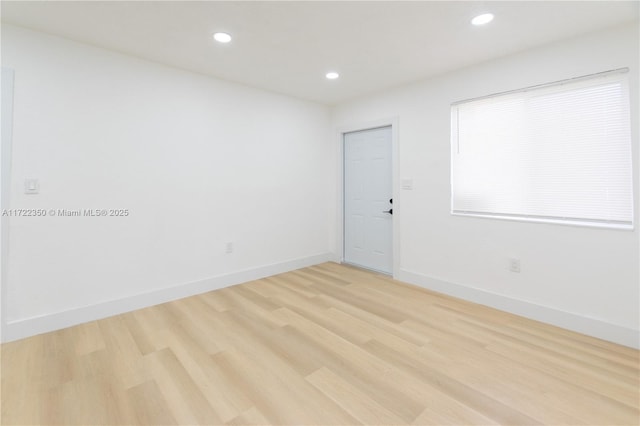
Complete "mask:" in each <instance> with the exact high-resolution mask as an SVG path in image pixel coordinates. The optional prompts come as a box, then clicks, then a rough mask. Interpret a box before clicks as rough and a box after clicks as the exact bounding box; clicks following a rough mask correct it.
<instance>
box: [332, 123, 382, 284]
mask: <svg viewBox="0 0 640 426" xmlns="http://www.w3.org/2000/svg"><path fill="white" fill-rule="evenodd" d="M391 152H392V150H391V126H389V127H380V128H377V129H370V130H362V131H359V132H351V133H345V135H344V261H345V262H346V263H351V264H353V265H357V266H362V267H364V268H368V269H373V270H376V271H380V272H384V273H387V274H392V273H393V250H392V247H393V221H392V217H393V216H392V214H393V211H392V208H393V204H392V197H393V192H392V168H391V164H392V162H391Z"/></svg>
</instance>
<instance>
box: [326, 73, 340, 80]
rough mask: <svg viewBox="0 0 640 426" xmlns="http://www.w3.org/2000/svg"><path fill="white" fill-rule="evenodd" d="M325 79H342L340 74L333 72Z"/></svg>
mask: <svg viewBox="0 0 640 426" xmlns="http://www.w3.org/2000/svg"><path fill="white" fill-rule="evenodd" d="M325 77H327V78H328V79H329V80H335V79H336V78H338V77H340V74H338V73H337V72H333V71H332V72H328V73H327V75H325Z"/></svg>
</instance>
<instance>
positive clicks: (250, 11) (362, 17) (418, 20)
mask: <svg viewBox="0 0 640 426" xmlns="http://www.w3.org/2000/svg"><path fill="white" fill-rule="evenodd" d="M639 4H640V3H639V2H638V1H601V2H600V1H566V2H560V1H498V2H491V1H486V2H485V1H411V2H404V1H377V2H368V1H353V2H346V1H343V2H341V1H317V2H310V1H283V2H269V1H259V2H245V1H227V2H221V1H195V2H191V1H104V2H103V1H81V2H61V1H44V2H41V1H17V2H11V1H6V0H3V1H2V3H1V5H2V6H1V7H2V20H3V21H4V22H9V23H14V24H18V25H21V26H25V27H28V28H33V29H37V30H41V31H45V32H48V33H52V34H56V35H60V36H64V37H67V38H70V39H73V40H78V41H82V42H85V43H90V44H93V45H96V46H101V47H105V48H108V49H112V50H116V51H120V52H124V53H127V54H130V55H135V56H138V57H142V58H146V59H149V60H152V61H156V62H160V63H164V64H168V65H172V66H175V67H179V68H183V69H186V70H191V71H196V72H199V73H203V74H207V75H211V76H214V77H218V78H222V79H225V80H230V81H235V82H239V83H243V84H247V85H250V86H253V87H258V88H263V89H267V90H271V91H275V92H279V93H284V94H287V95H291V96H295V97H299V98H303V99H309V100H313V101H318V102H322V103H326V104H335V103H339V102H342V101H345V100H348V99H352V98H355V97H358V96H362V95H365V94H367V93H371V92H375V91H379V90H382V89H385V88H389V87H393V86H398V85H401V84H404V83H408V82H411V81H415V80H419V79H422V78H426V77H429V76H433V75H436V74H440V73H443V72H446V71H450V70H452V69H456V68H461V67H464V66H467V65H471V64H474V63H478V62H482V61H486V60H489V59H492V58H496V57H500V56H504V55H508V54H511V53H514V52H517V51H521V50H524V49H527V48H530V47H534V46H538V45H542V44H546V43H550V42H553V41H556V40H560V39H564V38H568V37H573V36H576V35H579V34H583V33H587V32H592V31H596V30H599V29H603V28H607V27H612V26H616V25H620V24H623V23H625V22H631V21H634V20H638V16H639V7H638V6H639ZM486 11H490V12H492V13H494V14H495V20H494V21H493V22H492V23H490V24H488V25H487V26H485V27H473V26H472V25H470V23H469V21H470V19H471V18H472V17H473V16H475V15H477V14H479V13H481V12H486ZM216 31H225V32H228V33H230V34H232V35H233V37H234V38H233V41H232V42H231V43H229V44H227V45H221V44H218V43H216V42H214V41H213V40H212V38H211V35H212V34H213V33H214V32H216ZM330 70H335V71H338V72H339V73H340V75H341V77H340V79H339V80H335V81H329V80H326V79H325V78H324V75H325V73H326V72H327V71H330Z"/></svg>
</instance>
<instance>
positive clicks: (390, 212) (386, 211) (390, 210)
mask: <svg viewBox="0 0 640 426" xmlns="http://www.w3.org/2000/svg"><path fill="white" fill-rule="evenodd" d="M382 213H389V214H393V209H389V210H385V211H383V212H382Z"/></svg>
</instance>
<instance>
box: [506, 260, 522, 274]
mask: <svg viewBox="0 0 640 426" xmlns="http://www.w3.org/2000/svg"><path fill="white" fill-rule="evenodd" d="M509 270H510V271H511V272H517V273H520V259H516V258H511V259H509Z"/></svg>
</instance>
